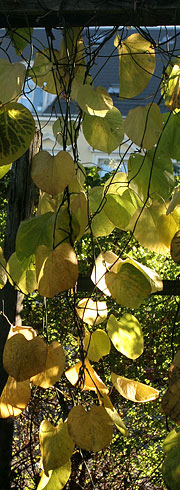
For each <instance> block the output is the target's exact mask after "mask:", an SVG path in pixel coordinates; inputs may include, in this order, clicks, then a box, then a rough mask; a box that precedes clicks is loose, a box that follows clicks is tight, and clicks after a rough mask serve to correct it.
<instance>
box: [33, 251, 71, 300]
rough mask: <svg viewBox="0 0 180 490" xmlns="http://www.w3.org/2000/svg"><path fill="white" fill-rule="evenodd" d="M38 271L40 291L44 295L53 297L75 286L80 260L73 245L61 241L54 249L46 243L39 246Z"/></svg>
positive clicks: (37, 255)
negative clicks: (49, 247) (46, 245)
mask: <svg viewBox="0 0 180 490" xmlns="http://www.w3.org/2000/svg"><path fill="white" fill-rule="evenodd" d="M36 273H37V281H38V291H39V293H40V294H41V295H42V296H46V297H48V298H53V296H55V295H56V294H58V293H60V292H62V291H66V290H67V289H71V288H73V287H74V286H75V284H76V281H77V278H78V262H77V257H76V254H75V252H74V250H73V248H72V247H71V245H69V244H68V243H61V245H59V246H58V247H56V248H55V249H54V250H50V249H48V248H47V247H45V246H44V245H41V246H40V247H38V249H37V253H36Z"/></svg>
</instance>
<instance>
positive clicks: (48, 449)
mask: <svg viewBox="0 0 180 490" xmlns="http://www.w3.org/2000/svg"><path fill="white" fill-rule="evenodd" d="M39 438H40V447H41V454H42V463H43V468H44V471H45V474H46V475H48V472H49V470H55V469H56V468H59V466H63V465H64V464H65V463H67V462H68V461H69V459H70V458H71V456H72V453H73V451H74V442H73V440H72V439H71V437H70V435H69V432H68V428H67V422H64V423H63V421H62V420H60V422H59V424H58V425H57V427H54V426H53V425H52V424H51V423H50V422H49V420H43V421H42V422H41V425H40V428H39Z"/></svg>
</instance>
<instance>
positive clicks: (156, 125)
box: [124, 103, 162, 150]
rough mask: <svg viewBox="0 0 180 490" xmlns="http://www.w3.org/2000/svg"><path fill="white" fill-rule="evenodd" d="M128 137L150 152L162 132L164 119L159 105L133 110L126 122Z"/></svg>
mask: <svg viewBox="0 0 180 490" xmlns="http://www.w3.org/2000/svg"><path fill="white" fill-rule="evenodd" d="M124 130H125V133H126V135H127V136H128V137H129V139H130V140H131V141H133V143H135V144H136V145H138V146H140V147H141V148H146V149H147V150H150V149H151V148H153V146H154V145H155V144H156V143H157V142H158V139H159V137H160V134H161V132H162V118H161V113H160V109H159V106H158V105H157V104H152V103H150V104H147V105H146V106H145V107H141V106H139V107H136V108H135V109H131V110H130V111H129V113H128V115H127V117H126V119H125V122H124Z"/></svg>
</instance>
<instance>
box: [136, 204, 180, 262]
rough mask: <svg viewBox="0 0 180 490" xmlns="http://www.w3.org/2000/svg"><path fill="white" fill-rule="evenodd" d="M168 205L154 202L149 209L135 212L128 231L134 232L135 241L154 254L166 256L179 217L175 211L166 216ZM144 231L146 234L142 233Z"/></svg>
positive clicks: (176, 228)
mask: <svg viewBox="0 0 180 490" xmlns="http://www.w3.org/2000/svg"><path fill="white" fill-rule="evenodd" d="M167 208H168V204H164V203H163V204H161V203H159V202H157V201H154V202H153V203H152V205H151V206H150V207H146V208H144V209H143V212H142V211H141V209H139V210H137V211H136V213H135V214H134V216H133V218H132V220H131V222H130V229H131V230H133V231H134V236H135V238H136V240H138V241H139V243H140V244H141V245H142V246H143V247H146V248H148V249H149V250H152V251H154V252H156V253H161V254H167V252H168V251H169V248H170V244H171V240H172V238H173V236H174V235H175V233H176V232H177V231H178V229H179V216H178V214H177V212H176V210H175V211H173V212H172V213H171V214H169V215H168V216H167V214H166V211H167ZM144 230H146V233H144Z"/></svg>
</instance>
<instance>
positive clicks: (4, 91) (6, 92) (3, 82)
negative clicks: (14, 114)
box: [0, 58, 26, 104]
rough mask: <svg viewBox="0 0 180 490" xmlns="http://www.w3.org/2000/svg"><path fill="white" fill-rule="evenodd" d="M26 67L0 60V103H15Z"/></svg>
mask: <svg viewBox="0 0 180 490" xmlns="http://www.w3.org/2000/svg"><path fill="white" fill-rule="evenodd" d="M25 73H26V67H25V65H24V64H22V63H10V62H9V61H8V60H6V59H3V58H1V59H0V102H1V104H7V103H8V102H11V101H12V102H15V101H16V100H17V99H18V98H19V97H20V95H21V92H22V86H23V83H24V79H25Z"/></svg>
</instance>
